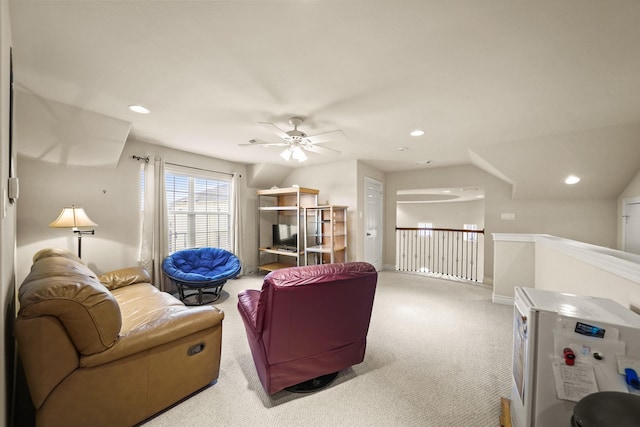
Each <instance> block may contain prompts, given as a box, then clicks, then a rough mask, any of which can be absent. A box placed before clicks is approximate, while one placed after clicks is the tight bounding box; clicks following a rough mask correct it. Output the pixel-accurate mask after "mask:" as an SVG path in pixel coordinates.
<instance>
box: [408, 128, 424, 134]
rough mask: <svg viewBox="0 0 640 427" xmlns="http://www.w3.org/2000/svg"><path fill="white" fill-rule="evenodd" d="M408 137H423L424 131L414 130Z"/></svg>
mask: <svg viewBox="0 0 640 427" xmlns="http://www.w3.org/2000/svg"><path fill="white" fill-rule="evenodd" d="M409 135H411V136H422V135H424V131H423V130H420V129H416V130H413V131H411V133H410V134H409Z"/></svg>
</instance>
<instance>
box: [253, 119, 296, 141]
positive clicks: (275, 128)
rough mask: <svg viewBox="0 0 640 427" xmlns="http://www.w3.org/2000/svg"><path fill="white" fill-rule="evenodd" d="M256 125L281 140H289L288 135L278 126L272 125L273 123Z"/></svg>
mask: <svg viewBox="0 0 640 427" xmlns="http://www.w3.org/2000/svg"><path fill="white" fill-rule="evenodd" d="M258 124H259V125H260V126H262V127H263V128H265V129H268V130H269V131H271V132H273V133H275V134H276V135H278V136H279V137H280V138H282V139H287V138H289V135H287V133H286V132H285V131H283V130H282V129H280V128H279V127H278V126H276V125H274V124H273V123H267V122H258Z"/></svg>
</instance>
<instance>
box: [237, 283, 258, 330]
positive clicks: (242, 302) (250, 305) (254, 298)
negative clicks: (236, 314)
mask: <svg viewBox="0 0 640 427" xmlns="http://www.w3.org/2000/svg"><path fill="white" fill-rule="evenodd" d="M260 293H261V292H260V291H258V290H256V289H247V290H244V291H242V292H240V293H239V294H238V310H239V311H240V314H241V315H242V317H244V318H245V319H246V320H247V321H248V325H249V326H251V329H253V331H254V332H261V331H262V316H258V301H259V300H260Z"/></svg>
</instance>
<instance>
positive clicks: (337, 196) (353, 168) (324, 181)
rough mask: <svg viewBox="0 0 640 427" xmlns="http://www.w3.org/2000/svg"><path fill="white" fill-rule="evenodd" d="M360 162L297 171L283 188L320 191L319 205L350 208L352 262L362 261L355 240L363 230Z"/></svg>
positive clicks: (348, 235) (289, 177)
mask: <svg viewBox="0 0 640 427" xmlns="http://www.w3.org/2000/svg"><path fill="white" fill-rule="evenodd" d="M356 183H357V162H356V161H355V160H348V161H342V162H335V163H329V164H324V165H317V166H305V167H302V168H297V169H294V170H293V171H292V172H291V173H290V174H289V176H287V177H286V178H285V179H284V181H283V182H282V184H281V185H280V187H291V186H292V185H294V184H295V185H299V186H300V187H306V188H315V189H316V190H319V191H320V193H319V194H318V204H320V205H325V204H330V205H343V206H348V207H349V209H348V211H347V213H348V215H347V216H348V228H349V230H348V233H347V239H348V246H347V257H348V260H349V261H356V260H358V255H357V254H356V246H355V245H353V244H352V243H353V242H354V241H355V238H356V236H357V235H359V231H358V230H357V220H356V219H357V206H358V198H357V188H356Z"/></svg>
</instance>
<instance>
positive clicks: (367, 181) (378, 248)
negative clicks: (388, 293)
mask: <svg viewBox="0 0 640 427" xmlns="http://www.w3.org/2000/svg"><path fill="white" fill-rule="evenodd" d="M369 185H373V186H376V187H378V188H379V189H380V197H379V201H380V203H379V204H378V217H379V221H378V224H377V226H378V227H377V230H376V231H377V236H376V239H375V241H374V243H375V246H374V248H373V250H374V251H375V252H376V253H377V254H379V257H380V262H379V265H376V263H375V262H371V261H372V260H368V259H366V255H367V253H368V251H367V247H368V244H369V242H371V240H372V239H368V238H367V224H368V223H367V219H368V217H369V215H370V214H371V212H370V211H369V208H368V206H369V204H368V203H367V194H368V187H369ZM364 199H365V200H364V218H363V233H362V238H363V241H364V247H363V256H364V258H365V261H367V262H369V263H370V264H372V265H373V266H374V267H375V268H376V270H378V271H381V270H382V269H383V266H384V250H383V249H384V244H383V241H384V235H383V232H384V226H383V224H384V184H383V183H382V182H381V181H378V180H377V179H375V178H371V177H369V176H365V177H364Z"/></svg>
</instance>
